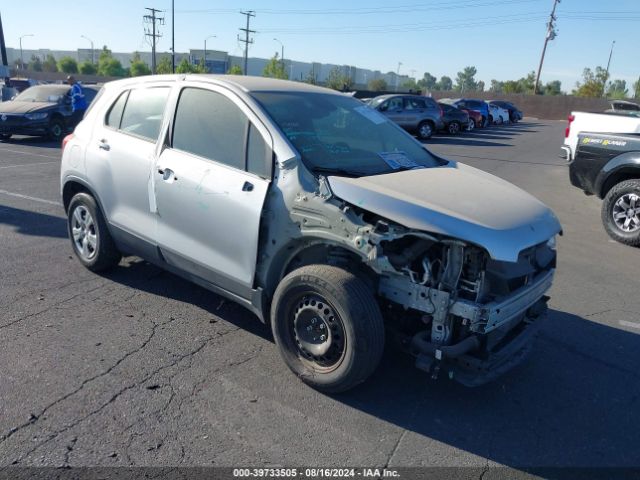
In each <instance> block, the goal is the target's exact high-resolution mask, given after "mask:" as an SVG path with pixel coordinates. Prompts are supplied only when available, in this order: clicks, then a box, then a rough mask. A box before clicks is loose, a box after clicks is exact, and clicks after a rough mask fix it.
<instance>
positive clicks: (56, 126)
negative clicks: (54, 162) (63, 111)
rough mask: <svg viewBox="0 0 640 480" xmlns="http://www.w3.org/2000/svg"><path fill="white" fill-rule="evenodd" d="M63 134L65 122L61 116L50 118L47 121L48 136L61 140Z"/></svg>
mask: <svg viewBox="0 0 640 480" xmlns="http://www.w3.org/2000/svg"><path fill="white" fill-rule="evenodd" d="M64 134H65V123H64V120H62V119H61V118H57V117H56V118H52V119H51V122H49V138H50V139H51V140H55V141H61V140H62V137H64Z"/></svg>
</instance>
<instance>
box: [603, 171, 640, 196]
mask: <svg viewBox="0 0 640 480" xmlns="http://www.w3.org/2000/svg"><path fill="white" fill-rule="evenodd" d="M636 178H640V171H638V170H632V171H629V170H627V171H622V172H616V173H614V174H613V175H611V176H610V177H609V178H607V179H606V180H605V182H604V183H603V184H602V189H601V191H600V198H604V197H606V196H607V193H609V190H611V189H612V188H613V187H614V186H616V185H617V184H618V183H620V182H624V181H625V180H633V179H636Z"/></svg>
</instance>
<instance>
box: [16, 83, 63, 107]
mask: <svg viewBox="0 0 640 480" xmlns="http://www.w3.org/2000/svg"><path fill="white" fill-rule="evenodd" d="M68 91H69V87H68V86H66V85H61V86H59V87H58V86H55V87H51V86H40V87H31V88H27V89H26V90H25V91H24V92H22V93H21V94H20V95H18V96H17V97H16V98H14V99H13V100H14V101H16V102H51V103H57V102H59V101H60V100H61V99H62V98H63V97H64V96H65V95H66V94H67V92H68Z"/></svg>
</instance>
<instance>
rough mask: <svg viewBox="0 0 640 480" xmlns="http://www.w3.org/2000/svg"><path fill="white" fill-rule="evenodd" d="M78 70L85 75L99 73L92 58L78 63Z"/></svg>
mask: <svg viewBox="0 0 640 480" xmlns="http://www.w3.org/2000/svg"><path fill="white" fill-rule="evenodd" d="M78 71H79V72H80V73H82V74H83V75H95V74H96V73H98V67H96V65H95V64H94V63H91V60H85V61H84V62H82V63H81V64H80V65H78Z"/></svg>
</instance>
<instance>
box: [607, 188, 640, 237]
mask: <svg viewBox="0 0 640 480" xmlns="http://www.w3.org/2000/svg"><path fill="white" fill-rule="evenodd" d="M612 214H613V221H614V222H615V224H616V226H617V227H618V228H619V229H620V230H622V231H623V232H626V233H632V232H635V231H637V230H639V229H640V197H638V195H636V194H635V193H627V194H624V195H622V196H621V197H620V198H619V199H618V200H617V201H616V203H614V204H613V212H612Z"/></svg>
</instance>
